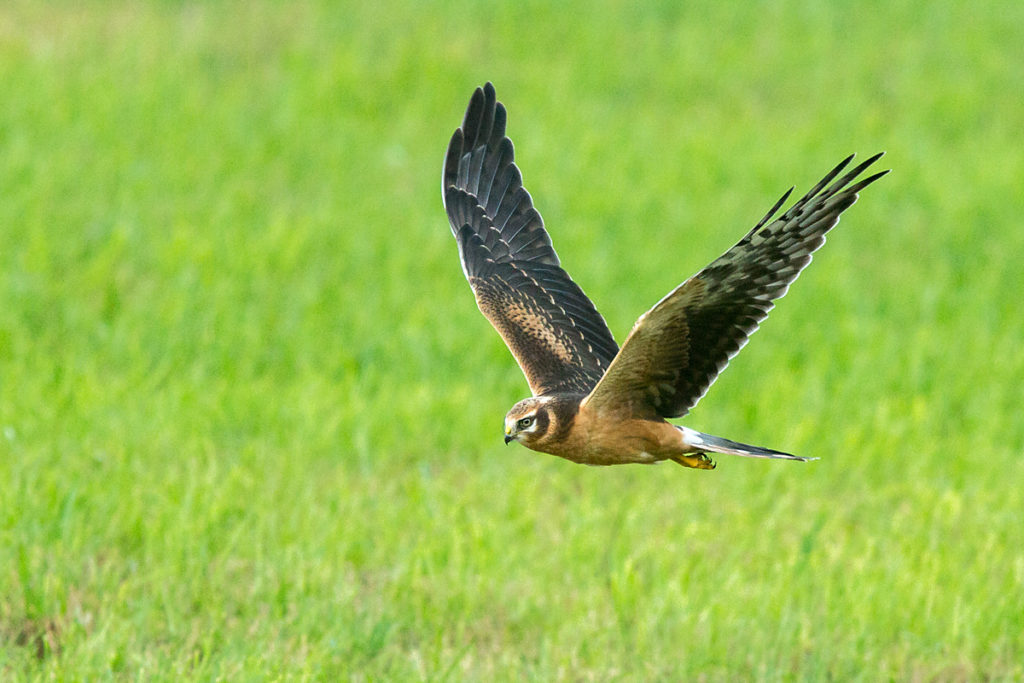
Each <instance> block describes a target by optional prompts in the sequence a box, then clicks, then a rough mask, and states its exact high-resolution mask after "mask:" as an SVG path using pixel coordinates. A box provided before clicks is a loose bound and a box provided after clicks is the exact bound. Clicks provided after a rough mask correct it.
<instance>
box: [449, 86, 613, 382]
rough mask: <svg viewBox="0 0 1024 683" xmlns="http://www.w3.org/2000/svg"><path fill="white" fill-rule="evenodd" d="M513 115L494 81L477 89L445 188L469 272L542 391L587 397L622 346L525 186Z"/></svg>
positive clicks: (455, 138) (481, 302) (453, 148)
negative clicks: (575, 277)
mask: <svg viewBox="0 0 1024 683" xmlns="http://www.w3.org/2000/svg"><path fill="white" fill-rule="evenodd" d="M505 118H506V115H505V107H504V106H502V104H501V103H500V102H498V101H497V99H496V98H495V94H494V86H492V85H491V84H490V83H488V84H487V85H485V86H484V87H483V88H477V89H476V92H474V93H473V97H472V98H471V99H470V101H469V107H467V109H466V116H465V119H464V120H463V122H462V127H460V128H459V129H457V130H456V131H455V134H454V135H452V139H451V142H450V143H448V153H447V155H446V156H445V161H444V173H443V176H442V180H441V192H442V196H443V197H444V206H445V210H446V211H447V213H448V220H449V221H450V222H451V225H452V232H453V233H454V235H455V239H456V240H457V241H458V243H459V252H460V256H461V258H462V270H463V271H464V272H465V274H466V279H467V280H469V284H470V285H471V286H472V287H473V293H474V294H475V295H476V301H477V305H478V306H479V307H480V310H481V311H482V312H483V314H484V315H485V316H487V319H488V320H490V321H491V324H492V325H494V328H495V329H496V330H498V333H499V334H501V336H502V338H503V339H504V340H505V343H506V344H507V345H508V347H509V349H510V350H511V351H512V355H513V356H515V358H516V361H517V362H518V363H519V367H520V368H522V370H523V373H524V374H525V375H526V380H527V382H529V384H530V390H531V391H532V392H533V394H534V395H535V396H539V395H542V394H551V393H555V392H559V391H573V392H578V393H583V394H585V393H587V392H589V391H590V390H591V389H593V387H594V385H595V384H597V382H598V380H599V379H600V378H601V376H602V375H603V374H604V371H605V370H606V369H607V368H608V366H609V365H610V364H611V361H612V359H613V358H614V357H615V354H616V353H617V352H618V346H617V345H616V343H615V339H614V338H613V337H612V334H611V332H609V331H608V325H607V324H605V321H604V318H602V317H601V315H600V314H599V313H598V312H597V310H596V309H595V308H594V305H593V304H592V303H591V302H590V299H588V298H587V296H586V295H585V294H584V293H583V290H581V289H580V288H579V287H578V286H577V285H576V283H575V282H573V281H572V279H571V278H570V277H569V275H568V273H566V272H565V271H564V270H562V269H561V267H559V262H558V255H557V254H555V250H554V248H552V246H551V238H550V237H549V236H548V233H547V231H546V230H545V229H544V222H543V221H542V220H541V217H540V214H539V213H537V210H536V209H535V208H533V200H532V199H531V198H530V193H529V192H527V191H526V189H525V188H524V187H523V180H522V175H521V174H520V172H519V168H518V167H516V164H515V159H514V152H513V149H512V141H511V140H509V139H508V138H507V137H505Z"/></svg>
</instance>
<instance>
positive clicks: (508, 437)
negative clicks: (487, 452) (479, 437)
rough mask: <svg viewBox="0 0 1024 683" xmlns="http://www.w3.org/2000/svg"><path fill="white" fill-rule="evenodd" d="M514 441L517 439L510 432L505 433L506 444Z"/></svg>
mask: <svg viewBox="0 0 1024 683" xmlns="http://www.w3.org/2000/svg"><path fill="white" fill-rule="evenodd" d="M512 441H515V439H514V438H513V437H511V436H509V435H508V434H506V435H505V445H506V446H507V445H509V443H510V442H512Z"/></svg>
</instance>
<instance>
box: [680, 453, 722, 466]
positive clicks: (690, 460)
mask: <svg viewBox="0 0 1024 683" xmlns="http://www.w3.org/2000/svg"><path fill="white" fill-rule="evenodd" d="M671 459H672V461H673V462H677V463H679V464H680V465H682V466H683V467H692V468H694V469H697V470H713V469H715V461H714V460H712V459H711V458H709V457H708V455H707V453H694V454H693V455H673V456H672V458H671Z"/></svg>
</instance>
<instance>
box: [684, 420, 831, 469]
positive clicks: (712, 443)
mask: <svg viewBox="0 0 1024 683" xmlns="http://www.w3.org/2000/svg"><path fill="white" fill-rule="evenodd" d="M678 429H679V430H680V431H681V432H682V433H683V443H685V444H687V445H688V446H693V447H694V448H697V449H700V450H701V451H708V452H711V453H728V454H729V455H741V456H743V457H744V458H771V459H774V460H799V461H800V462H807V461H809V460H817V458H801V457H800V456H798V455H793V454H792V453H783V452H782V451H776V450H772V449H771V448H762V447H760V446H750V445H748V444H745V443H739V442H738V441H730V440H729V439H723V438H722V437H720V436H711V435H710V434H702V433H701V432H698V431H695V430H693V429H690V428H688V427H678ZM681 464H684V463H681Z"/></svg>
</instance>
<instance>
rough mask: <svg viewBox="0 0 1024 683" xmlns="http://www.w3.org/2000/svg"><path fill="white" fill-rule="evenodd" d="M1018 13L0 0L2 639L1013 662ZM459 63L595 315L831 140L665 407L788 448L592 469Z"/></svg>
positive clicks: (363, 675) (741, 664) (221, 670)
mask: <svg viewBox="0 0 1024 683" xmlns="http://www.w3.org/2000/svg"><path fill="white" fill-rule="evenodd" d="M1022 45H1024V9H1022V6H1020V5H1017V4H1014V3H987V2H982V3H964V2H937V3H928V4H921V3H913V2H874V1H867V2H860V3H847V4H835V3H829V2H819V1H812V0H805V1H795V0H794V1H792V2H781V3H746V4H736V5H731V4H726V3H686V4H685V5H680V4H679V3H674V2H665V3H647V4H644V5H641V6H637V5H636V4H635V3H625V2H621V3H620V2H608V3H598V4H596V5H595V4H593V3H581V2H567V3H559V4H549V3H541V2H532V1H518V2H495V3H476V2H454V3H435V2H417V3H413V2H398V1H395V2H391V1H387V2H380V3H370V4H359V3H347V2H343V3H329V2H314V1H312V0H309V1H303V2H297V3H287V4H279V3H273V2H265V1H263V0H253V1H250V2H237V1H229V2H215V3H179V2H165V3H158V2H151V3H148V2H85V3H79V2H55V3H36V2H28V1H25V0H13V1H9V2H5V3H4V4H3V5H2V6H0V82H2V83H3V84H4V95H3V97H0V569H2V571H0V674H2V675H0V677H2V678H4V679H12V680H15V679H31V680H35V679H42V678H52V677H56V678H59V679H63V678H71V679H78V678H82V679H94V678H98V677H114V678H132V679H147V678H162V677H168V678H179V679H180V678H187V679H211V678H228V679H236V680H237V679H239V678H249V677H252V678H257V679H260V678H263V679H266V678H270V679H327V680H330V679H336V678H341V677H345V678H355V679H381V678H383V679H391V680H415V679H432V680H433V679H454V680H461V679H465V680H481V679H513V678H517V679H518V678H523V677H527V678H537V679H541V680H608V679H625V680H635V679H669V680H672V679H675V680H678V679H681V678H683V679H701V680H728V679H735V678H745V679H750V678H754V679H768V680H773V679H786V680H821V679H825V678H833V679H840V680H850V679H867V680H875V679H878V678H883V679H884V678H896V679H902V680H908V679H909V680H958V679H985V678H996V679H1013V678H1019V677H1024V668H1022V664H1021V662H1022V661H1024V635H1022V634H1024V525H1022V524H1021V518H1022V509H1024V493H1022V490H1024V486H1022V483H1024V463H1022V458H1021V456H1022V455H1024V419H1022V418H1021V408H1020V403H1021V396H1022V390H1021V386H1022V384H1024V353H1022V351H1021V339H1022V337H1024V316H1022V314H1021V310H1020V307H1021V296H1022V293H1024V274H1022V267H1021V260H1020V255H1021V253H1022V252H1024V229H1022V226H1021V225H1020V216H1021V215H1024V153H1022V147H1021V131H1022V130H1024V100H1022V98H1021V93H1022V92H1024V67H1022V65H1024V50H1022ZM487 80H491V81H493V82H494V84H495V86H496V88H497V92H498V97H499V99H500V100H502V101H503V102H504V103H505V104H506V106H507V108H508V112H509V127H508V133H509V135H510V137H511V138H512V139H513V141H514V142H515V144H516V153H517V161H518V163H519V165H520V167H521V168H522V170H523V174H524V179H525V185H526V187H527V188H528V189H529V190H530V192H531V193H532V195H533V198H534V201H535V204H536V206H537V207H538V209H539V210H540V212H541V214H542V215H543V216H544V219H545V222H546V224H547V226H548V228H549V230H550V232H551V234H552V237H553V240H554V243H555V246H556V248H557V249H558V252H559V255H560V256H561V259H562V262H563V266H565V267H566V268H567V270H568V271H569V272H570V273H571V274H572V275H573V277H574V278H575V279H576V281H577V282H578V283H579V284H580V285H581V286H582V287H583V289H584V290H585V291H586V292H587V293H588V295H590V296H591V298H592V299H593V300H594V302H595V304H596V305H597V306H598V308H599V309H600V310H601V311H602V313H603V314H604V315H605V317H606V319H607V321H608V323H609V326H610V327H611V330H612V332H613V333H614V334H615V336H616V337H617V338H618V339H619V341H620V342H621V341H622V340H623V339H624V338H625V336H626V334H627V333H628V331H629V329H630V327H631V325H632V324H633V322H634V320H635V319H636V318H637V317H638V316H639V315H640V314H641V313H642V312H643V311H645V310H646V309H647V308H648V307H650V306H651V305H653V304H654V303H655V302H656V301H657V300H658V299H659V298H660V297H661V296H663V295H664V294H665V293H667V292H668V291H669V290H670V289H671V288H673V287H674V286H676V285H677V284H678V283H679V282H681V281H682V280H683V279H685V278H686V277H688V276H689V275H691V274H693V273H695V272H696V271H697V270H699V269H700V268H701V267H702V266H704V265H705V264H706V263H708V262H709V261H710V260H712V259H713V258H715V257H716V256H717V255H719V254H720V253H721V252H723V251H724V250H725V249H727V248H728V247H730V246H731V245H732V244H733V243H734V242H735V241H736V240H738V239H739V238H740V237H742V235H743V234H745V232H746V231H747V230H748V229H749V228H750V226H752V225H753V224H754V223H755V222H756V221H757V220H758V219H759V218H760V217H761V216H762V215H763V214H764V212H765V211H766V210H767V209H768V208H769V207H770V206H771V205H772V204H773V203H774V201H775V200H776V199H777V198H778V197H779V196H780V195H781V194H782V192H783V191H785V190H786V189H787V188H788V187H789V186H790V185H796V188H797V190H796V191H797V194H798V195H799V194H800V193H802V192H803V191H806V190H807V189H808V188H809V187H810V186H811V185H813V183H814V182H816V181H817V180H818V179H819V178H820V177H821V176H822V175H823V174H824V173H825V172H826V171H828V170H829V169H830V168H831V167H832V166H833V165H834V164H835V163H836V162H838V161H839V160H840V159H842V158H843V157H845V156H846V155H847V154H849V153H850V152H857V153H858V154H860V155H862V157H863V156H864V155H868V154H871V153H874V152H876V151H880V150H886V151H887V152H888V154H887V156H886V157H885V158H884V159H883V161H882V162H881V164H882V167H891V168H892V169H893V173H892V174H890V175H889V176H887V177H886V178H885V179H884V180H883V181H881V182H879V183H878V184H877V185H875V186H872V187H871V188H870V189H869V190H867V191H866V192H865V193H864V194H863V196H862V197H861V201H860V202H859V203H858V204H857V205H856V206H855V207H853V208H852V209H851V210H850V211H849V212H848V213H847V214H845V215H844V218H843V220H842V223H841V224H840V226H839V227H838V228H837V230H836V231H835V232H833V233H832V234H831V235H830V238H829V242H828V244H827V245H826V246H825V248H823V250H822V251H821V252H819V254H818V255H817V256H816V258H815V262H814V264H812V266H811V267H810V268H809V269H808V270H807V271H806V272H805V273H804V274H803V275H802V277H801V279H800V281H799V282H798V283H797V284H796V285H795V286H794V287H793V289H792V290H791V292H790V294H789V295H788V296H787V297H786V298H785V299H784V300H782V301H781V302H780V304H779V306H778V307H777V308H776V310H775V311H774V312H773V314H772V316H771V317H770V319H769V320H768V321H767V322H766V324H765V325H764V326H763V328H764V329H763V331H761V332H760V333H758V334H757V335H756V336H755V337H754V338H753V343H751V344H750V345H749V346H748V347H747V348H746V349H745V350H744V351H743V353H742V354H740V355H739V356H738V357H737V358H736V359H734V361H733V363H732V365H731V367H730V368H729V370H728V371H727V372H726V373H725V374H724V375H723V376H722V378H721V379H720V380H719V381H718V382H717V383H716V385H715V386H714V387H713V388H712V390H711V392H710V393H709V394H708V395H707V397H705V398H704V399H703V401H702V402H701V403H700V405H699V406H698V407H697V408H696V409H695V410H694V411H693V412H692V413H691V415H690V416H688V417H687V418H686V419H685V420H684V423H685V424H687V425H689V426H691V427H694V428H697V429H700V430H702V431H705V432H710V433H713V434H722V435H725V436H729V437H731V438H735V439H738V440H740V441H745V442H749V443H757V444H763V445H765V446H770V447H775V448H780V449H783V450H787V451H790V452H794V453H798V454H801V455H806V456H815V457H820V458H821V460H820V461H818V462H815V463H813V464H807V465H798V464H792V463H777V462H760V461H749V460H742V459H737V458H732V459H730V458H728V457H726V456H723V457H722V458H720V459H719V466H718V469H717V470H715V471H714V472H697V471H691V470H684V469H682V468H679V467H675V466H668V465H660V466H656V467H618V468H587V467H580V466H576V465H573V464H571V463H568V462H565V461H562V460H559V459H556V458H553V457H549V456H544V455H541V454H537V453H533V452H530V451H527V450H525V449H523V448H520V447H518V446H510V447H507V448H506V447H505V446H503V445H502V443H501V437H502V434H501V428H502V417H503V415H504V413H505V411H506V410H507V409H508V408H509V407H510V406H511V405H512V404H513V403H514V402H515V401H517V400H519V399H520V398H523V397H524V396H526V395H527V393H528V389H527V386H526V383H525V381H524V380H523V378H522V375H521V373H520V372H519V369H518V368H517V367H516V365H515V363H514V362H513V360H512V358H511V356H510V355H509V354H508V351H507V350H506V349H505V347H504V345H503V343H502V342H501V339H500V338H499V337H498V336H497V334H496V333H494V332H493V330H492V329H491V327H490V325H489V324H488V323H487V321H486V320H485V319H484V318H483V317H482V316H481V315H480V314H479V312H478V311H477V309H476V306H475V303H474V300H473V297H472V294H471V292H470V289H469V287H468V285H467V284H466V282H465V281H464V279H463V276H462V272H461V269H460V266H459V263H458V256H457V250H456V247H455V243H454V240H453V239H452V236H451V233H450V231H449V228H448V224H447V220H446V218H445V215H444V211H443V209H442V206H441V199H440V187H439V180H440V172H441V163H442V161H443V155H444V151H445V148H446V145H447V142H448V139H449V137H450V135H451V133H452V131H453V130H454V129H455V128H456V127H457V126H458V125H459V123H460V122H461V120H462V114H463V111H464V108H465V105H466V103H467V101H468V99H469V96H470V94H471V93H472V90H473V88H474V87H476V86H478V85H482V84H483V83H484V82H485V81H487Z"/></svg>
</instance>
